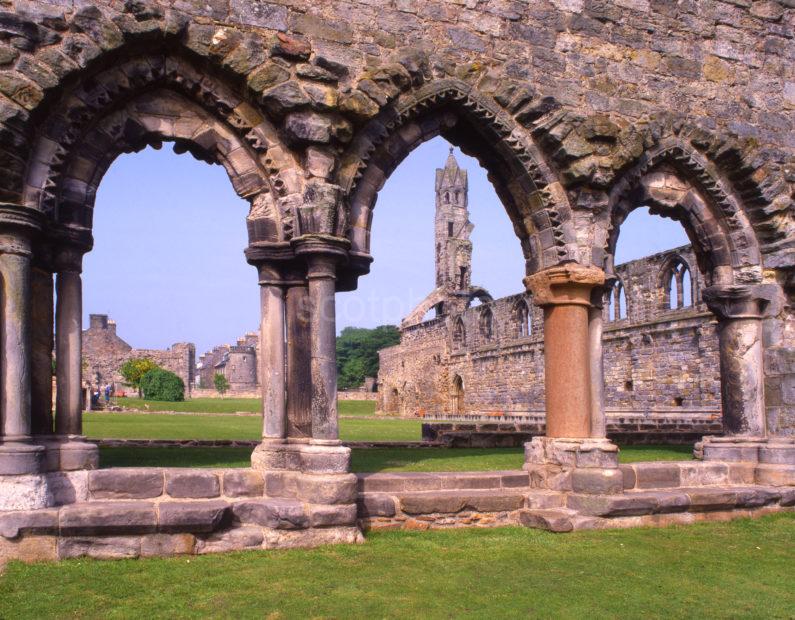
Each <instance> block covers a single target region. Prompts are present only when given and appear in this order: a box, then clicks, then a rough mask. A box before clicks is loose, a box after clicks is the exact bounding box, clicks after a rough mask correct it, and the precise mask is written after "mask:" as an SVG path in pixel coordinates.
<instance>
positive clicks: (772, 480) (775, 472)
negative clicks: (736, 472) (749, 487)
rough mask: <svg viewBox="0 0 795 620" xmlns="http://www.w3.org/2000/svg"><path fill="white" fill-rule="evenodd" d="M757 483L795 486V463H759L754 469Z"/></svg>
mask: <svg viewBox="0 0 795 620" xmlns="http://www.w3.org/2000/svg"><path fill="white" fill-rule="evenodd" d="M754 479H755V482H756V484H764V485H769V486H774V487H778V486H795V465H768V464H761V463H760V464H759V465H757V466H756V468H755V470H754Z"/></svg>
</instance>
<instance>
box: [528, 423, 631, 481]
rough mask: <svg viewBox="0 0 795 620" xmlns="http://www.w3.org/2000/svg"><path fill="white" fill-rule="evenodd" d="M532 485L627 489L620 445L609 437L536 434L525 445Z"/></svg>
mask: <svg viewBox="0 0 795 620" xmlns="http://www.w3.org/2000/svg"><path fill="white" fill-rule="evenodd" d="M524 469H525V470H527V471H528V472H529V474H530V486H533V487H537V488H546V489H553V490H556V491H573V492H575V493H592V494H616V493H623V492H624V477H623V474H622V473H621V470H619V469H618V446H616V445H615V444H614V443H613V442H611V441H610V440H609V439H597V438H565V437H533V439H532V440H531V441H529V442H528V443H526V444H525V465H524Z"/></svg>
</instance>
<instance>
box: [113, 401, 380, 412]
mask: <svg viewBox="0 0 795 620" xmlns="http://www.w3.org/2000/svg"><path fill="white" fill-rule="evenodd" d="M260 402H261V401H260V399H259V398H192V399H190V400H185V401H182V402H172V401H160V400H144V399H143V398H118V399H116V403H117V404H118V405H119V406H120V407H124V408H125V409H140V410H147V411H180V412H188V413H259V412H260V411H261V410H262V407H261V405H260ZM338 408H339V413H340V415H351V416H369V415H375V402H374V401H366V400H364V401H359V400H341V401H339V403H338Z"/></svg>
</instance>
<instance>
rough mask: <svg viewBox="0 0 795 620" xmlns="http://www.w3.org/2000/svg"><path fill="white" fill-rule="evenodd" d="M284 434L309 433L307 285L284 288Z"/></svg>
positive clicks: (300, 435)
mask: <svg viewBox="0 0 795 620" xmlns="http://www.w3.org/2000/svg"><path fill="white" fill-rule="evenodd" d="M286 315H287V436H288V437H289V438H291V439H299V438H309V437H311V436H312V415H311V410H312V376H311V372H312V370H311V366H312V338H311V326H310V321H311V319H310V315H311V309H310V305H309V289H308V288H307V286H306V285H303V286H290V287H289V288H288V289H287V302H286Z"/></svg>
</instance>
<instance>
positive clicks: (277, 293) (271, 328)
mask: <svg viewBox="0 0 795 620" xmlns="http://www.w3.org/2000/svg"><path fill="white" fill-rule="evenodd" d="M260 306H261V310H262V321H261V323H260V343H261V344H260V350H261V356H262V357H261V360H260V385H261V386H262V413H263V427H262V437H263V439H277V440H283V439H284V438H285V437H286V433H287V419H286V394H285V381H284V371H285V340H284V291H283V290H282V288H281V287H280V286H277V285H273V284H264V283H261V285H260Z"/></svg>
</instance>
